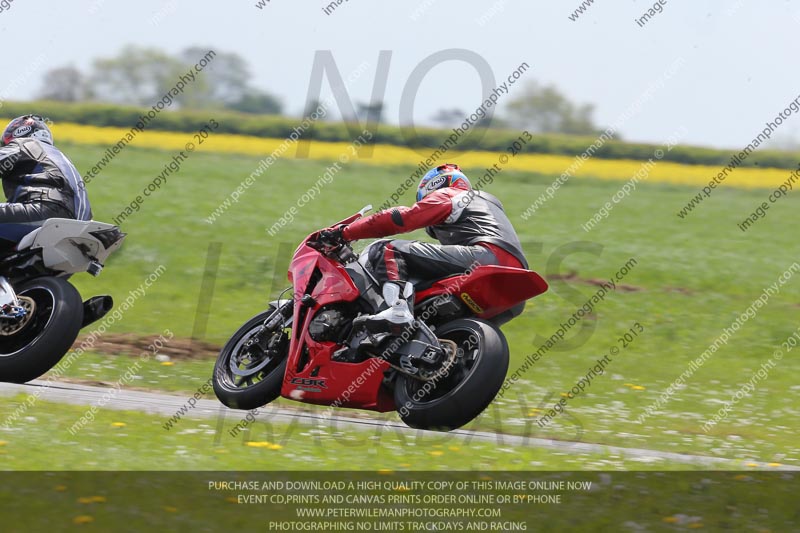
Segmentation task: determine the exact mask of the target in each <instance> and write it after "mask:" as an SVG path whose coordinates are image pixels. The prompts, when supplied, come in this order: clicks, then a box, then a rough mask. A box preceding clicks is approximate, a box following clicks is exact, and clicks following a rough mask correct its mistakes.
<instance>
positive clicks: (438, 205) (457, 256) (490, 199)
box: [320, 163, 528, 324]
mask: <svg viewBox="0 0 800 533" xmlns="http://www.w3.org/2000/svg"><path fill="white" fill-rule="evenodd" d="M421 228H425V231H426V233H427V234H428V235H430V236H431V237H433V238H435V239H437V240H438V241H439V243H440V244H433V243H427V242H420V241H409V240H402V239H387V240H383V241H379V243H378V244H377V245H374V246H371V247H370V249H369V252H368V253H369V263H370V265H372V267H373V268H372V269H373V272H374V273H375V276H376V278H377V279H378V281H380V282H381V283H384V284H385V283H395V284H399V285H401V286H404V285H405V282H406V281H407V280H408V279H409V272H413V273H414V275H415V276H417V277H421V278H423V279H438V278H442V277H446V276H449V275H455V274H462V273H464V272H466V271H468V270H469V269H470V268H471V267H472V268H474V266H476V265H500V266H509V267H516V268H526V269H527V268H528V263H527V261H526V259H525V255H524V253H523V251H522V246H521V244H520V241H519V237H518V236H517V233H516V231H515V230H514V227H513V225H512V224H511V221H510V220H509V219H508V216H506V214H505V211H504V210H503V205H502V203H501V202H500V200H498V199H497V198H496V197H495V196H493V195H491V194H489V193H487V192H485V191H477V190H474V189H472V186H471V185H470V182H469V179H468V178H467V176H466V175H465V174H464V173H463V172H462V171H461V169H460V168H459V166H458V165H456V164H451V163H447V164H444V165H440V166H438V167H436V168H434V169H431V170H430V171H428V172H427V173H426V174H425V176H423V178H422V180H421V181H420V183H419V186H418V188H417V202H416V203H415V204H414V205H413V206H411V207H405V206H399V207H396V208H394V209H391V210H386V211H382V212H379V213H375V214H374V215H371V216H369V217H366V218H361V219H359V220H357V221H355V222H353V223H352V224H349V225H347V226H340V227H335V228H328V229H326V230H323V231H322V232H320V238H321V239H322V240H324V241H328V242H330V243H333V244H335V243H337V242H341V241H355V240H360V239H367V238H380V237H387V236H391V235H396V234H400V233H407V232H410V231H414V230H417V229H421ZM408 301H411V302H412V303H411V306H409V305H408ZM411 308H413V297H409V298H408V299H404V298H400V299H399V300H398V301H397V303H396V304H395V306H394V307H393V308H389V309H386V310H384V311H381V312H379V313H377V314H375V315H371V316H370V317H365V318H366V319H369V320H370V321H376V322H392V323H394V324H411V323H412V322H413V320H414V316H413V313H412V312H411Z"/></svg>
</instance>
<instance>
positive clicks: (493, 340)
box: [394, 318, 508, 431]
mask: <svg viewBox="0 0 800 533" xmlns="http://www.w3.org/2000/svg"><path fill="white" fill-rule="evenodd" d="M436 336H437V337H438V338H440V339H445V340H450V341H453V342H454V343H455V344H456V347H457V350H456V359H455V362H454V363H453V364H452V365H451V366H450V367H449V368H448V369H443V371H442V372H441V373H440V374H439V375H438V376H436V377H435V378H434V379H432V380H430V381H420V380H417V379H414V378H412V377H409V376H404V375H401V376H400V377H398V380H397V383H396V386H395V390H394V401H395V404H396V406H397V410H398V413H399V414H400V418H401V419H402V420H403V422H405V423H406V424H408V425H409V426H411V427H413V428H420V429H434V430H440V431H450V430H452V429H456V428H459V427H461V426H463V425H465V424H467V423H468V422H470V421H471V420H473V419H474V418H475V417H477V416H478V415H479V414H481V413H482V412H483V410H484V409H486V407H487V406H488V405H489V404H490V403H491V402H492V400H493V399H494V397H495V396H496V395H497V393H498V391H499V390H500V387H501V386H502V385H503V380H504V379H505V376H506V371H507V370H508V344H507V343H506V339H505V337H504V336H503V333H502V332H501V331H500V330H499V329H498V328H497V327H495V326H493V325H492V324H490V323H488V322H485V321H483V320H477V319H471V318H469V319H460V320H455V321H453V322H450V323H449V324H445V325H444V326H442V327H441V328H439V329H438V330H437V331H436Z"/></svg>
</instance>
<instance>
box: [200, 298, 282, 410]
mask: <svg viewBox="0 0 800 533" xmlns="http://www.w3.org/2000/svg"><path fill="white" fill-rule="evenodd" d="M278 312H279V311H278V310H276V309H275V308H274V307H273V306H270V307H269V309H268V310H266V311H264V312H263V313H260V314H258V315H256V316H254V317H253V318H251V319H250V320H249V321H248V322H247V323H246V324H245V325H244V326H242V327H241V328H239V330H238V331H237V332H236V333H234V334H233V337H231V339H230V340H229V341H228V342H227V344H225V346H224V347H223V348H222V351H221V352H220V354H219V357H218V358H217V363H216V365H214V376H213V380H212V382H213V384H214V393H215V394H216V395H217V398H219V401H221V402H222V403H223V404H225V405H226V406H228V407H230V408H231V409H244V410H248V411H249V410H250V409H255V408H256V407H261V406H262V405H266V404H268V403H269V402H271V401H272V400H274V399H275V398H277V397H278V396H280V394H281V385H282V384H283V376H284V374H285V373H286V360H287V357H288V355H289V330H288V329H287V328H284V327H283V320H281V321H280V323H279V324H278V325H277V327H275V328H273V329H272V330H267V329H265V328H264V323H265V322H267V320H268V319H269V318H270V317H272V316H273V315H274V314H275V313H278Z"/></svg>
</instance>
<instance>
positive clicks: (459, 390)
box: [213, 206, 547, 430]
mask: <svg viewBox="0 0 800 533" xmlns="http://www.w3.org/2000/svg"><path fill="white" fill-rule="evenodd" d="M369 209H371V206H367V207H365V208H364V209H362V210H361V211H360V212H358V213H356V214H354V215H352V216H351V217H349V218H347V219H345V220H342V221H341V222H339V224H349V223H351V222H353V221H355V220H357V219H358V218H360V217H362V216H364V213H366V212H367V211H368V210H369ZM373 244H374V243H373ZM370 246H372V245H370ZM367 256H368V254H367V250H364V251H363V252H362V254H361V257H360V258H359V256H357V255H356V254H355V253H354V252H353V249H352V248H351V246H350V245H349V244H347V243H344V244H342V243H339V244H336V245H332V244H330V243H326V242H323V241H322V240H321V239H320V236H319V232H315V233H312V234H311V235H309V236H308V237H306V239H305V240H304V241H303V242H302V243H301V244H300V246H299V247H298V248H297V250H296V251H295V253H294V257H293V258H292V261H291V264H290V266H289V281H290V282H291V283H292V286H293V287H294V295H293V297H292V298H286V299H280V298H279V299H278V300H276V301H274V302H271V303H270V306H269V308H268V309H267V310H266V311H264V312H262V313H260V314H258V315H256V316H255V317H253V318H252V319H250V320H249V321H248V322H247V323H246V324H245V325H244V326H242V327H241V328H240V329H239V330H238V331H237V332H236V333H234V335H233V336H232V337H231V339H230V340H229V341H228V342H227V344H226V345H225V346H224V347H223V349H222V351H221V352H220V354H219V357H218V359H217V363H216V365H215V367H214V376H213V384H214V392H215V393H216V395H217V397H218V398H219V399H220V401H221V402H222V403H223V404H225V405H227V406H228V407H231V408H235V409H244V410H250V409H254V408H257V407H261V406H263V405H265V404H267V403H269V402H271V401H273V400H274V399H276V398H277V397H278V396H283V397H284V398H289V399H291V400H296V401H300V402H305V403H312V404H319V405H327V406H332V407H347V408H354V409H368V410H372V411H379V412H386V411H393V410H396V411H397V412H398V413H399V415H400V418H401V419H402V420H403V421H404V422H405V423H406V424H408V425H409V426H411V427H414V428H422V429H436V430H451V429H455V428H458V427H461V426H463V425H464V424H467V423H468V422H470V421H471V420H472V419H474V418H475V417H477V416H478V415H479V414H480V413H481V412H482V411H483V410H484V409H485V408H486V407H487V406H488V405H489V404H490V403H491V402H492V400H493V399H494V397H495V396H496V395H497V392H498V391H499V390H500V387H501V385H502V383H503V380H504V379H505V375H506V371H507V370H508V355H509V354H508V343H507V342H506V339H505V336H504V335H503V333H502V332H501V331H500V325H502V324H503V323H505V322H507V321H509V320H511V319H512V318H514V317H516V316H518V315H519V314H520V313H521V312H522V310H523V308H524V306H525V301H526V300H528V299H529V298H533V297H534V296H537V295H539V294H542V293H543V292H545V291H546V290H547V283H546V282H545V281H544V280H543V279H542V278H541V276H539V275H538V274H537V273H536V272H533V271H530V270H524V269H521V268H510V267H502V266H479V265H476V266H475V268H473V269H470V270H468V271H467V272H465V273H464V274H459V275H455V276H450V277H446V278H443V279H439V280H434V281H431V280H424V281H423V280H413V279H412V280H409V282H408V283H407V284H406V285H405V287H404V288H403V287H399V286H397V285H394V284H386V285H385V286H384V289H383V293H381V289H380V287H381V286H380V284H379V283H378V282H377V280H376V279H375V277H374V276H373V274H372V272H371V269H370V267H369V265H368V263H367ZM412 284H413V285H412ZM412 288H413V289H414V290H412ZM289 290H291V288H289V289H286V291H284V293H283V294H282V295H281V296H283V295H284V294H286V293H287V292H288V291H289ZM401 291H402V292H403V293H404V294H403V296H405V297H410V296H411V294H412V293H414V292H415V293H416V295H415V297H414V298H413V300H415V302H416V303H415V304H414V316H415V319H416V320H415V321H414V324H413V325H412V326H405V327H403V328H402V329H400V330H397V331H391V332H388V333H387V332H385V331H383V332H381V331H370V326H369V324H368V323H367V322H365V321H359V320H357V318H358V317H359V316H365V315H371V314H373V313H376V312H378V311H380V310H382V309H385V308H386V306H387V305H388V306H392V305H393V304H394V302H395V301H396V300H397V299H398V298H399V297H400V296H401V294H400V293H401Z"/></svg>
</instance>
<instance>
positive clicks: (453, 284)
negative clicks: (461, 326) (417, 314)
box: [417, 265, 547, 319]
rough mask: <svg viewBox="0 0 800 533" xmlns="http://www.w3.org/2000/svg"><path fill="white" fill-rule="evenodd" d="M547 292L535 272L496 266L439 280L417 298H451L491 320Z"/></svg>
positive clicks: (545, 285)
mask: <svg viewBox="0 0 800 533" xmlns="http://www.w3.org/2000/svg"><path fill="white" fill-rule="evenodd" d="M546 290H547V282H546V281H545V280H544V279H542V277H541V276H540V275H539V274H537V273H536V272H534V271H532V270H525V269H522V268H512V267H504V266H495V265H483V266H479V267H477V268H476V269H475V270H473V271H472V272H471V273H467V274H464V275H462V276H454V277H450V278H445V279H443V280H439V281H437V282H436V283H434V284H433V285H431V286H430V288H428V289H426V290H424V291H420V292H419V293H418V294H417V298H418V300H419V301H422V300H424V299H426V298H432V297H435V296H439V295H440V294H452V295H454V296H456V297H457V298H459V299H460V300H461V301H462V302H464V303H465V304H466V305H467V307H469V308H470V309H472V311H473V312H474V313H475V314H476V315H477V316H478V317H479V318H486V319H489V318H492V317H494V316H497V315H499V314H500V313H502V312H503V311H506V310H508V309H511V308H512V307H514V306H515V305H517V304H519V303H521V302H524V301H525V300H528V299H530V298H533V297H534V296H538V295H539V294H542V293H543V292H545V291H546Z"/></svg>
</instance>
